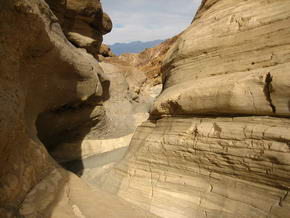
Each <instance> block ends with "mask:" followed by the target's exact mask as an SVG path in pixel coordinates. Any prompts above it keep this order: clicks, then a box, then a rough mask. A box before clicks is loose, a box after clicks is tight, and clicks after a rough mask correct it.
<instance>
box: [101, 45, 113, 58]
mask: <svg viewBox="0 0 290 218" xmlns="http://www.w3.org/2000/svg"><path fill="white" fill-rule="evenodd" d="M99 53H100V55H102V56H103V57H114V56H115V55H114V54H113V52H112V50H111V48H110V47H109V46H107V45H106V44H102V45H101V48H100V52H99Z"/></svg>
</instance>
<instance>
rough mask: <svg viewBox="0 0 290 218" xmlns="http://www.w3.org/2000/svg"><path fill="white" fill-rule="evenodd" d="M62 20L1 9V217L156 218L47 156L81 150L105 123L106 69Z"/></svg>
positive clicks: (8, 2)
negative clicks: (60, 148) (74, 40)
mask: <svg viewBox="0 0 290 218" xmlns="http://www.w3.org/2000/svg"><path fill="white" fill-rule="evenodd" d="M94 19H95V18H94ZM57 20H58V19H57V18H56V17H55V15H54V14H53V13H52V11H51V10H50V9H49V7H48V5H47V4H46V3H45V2H44V1H43V0H37V1H35V0H1V1H0V105H1V106H0V125H1V131H0V166H1V169H0V217H3V218H6V217H7V218H8V217H9V218H10V217H13V218H14V217H31V218H32V217H57V218H59V217H62V218H65V217H70V218H71V217H92V218H93V217H98V216H104V217H120V216H121V217H148V216H149V217H153V216H151V215H149V214H148V213H146V212H143V211H141V210H139V209H136V208H135V207H132V206H131V205H129V204H128V203H126V202H123V201H121V200H119V199H117V198H116V197H113V196H110V195H106V194H104V193H103V192H101V191H98V190H97V189H94V190H92V189H91V188H90V187H89V186H88V185H87V184H85V183H84V182H83V181H82V180H80V178H78V177H76V176H75V175H73V174H71V173H69V172H67V171H66V170H64V169H62V168H61V167H60V166H59V165H58V164H57V163H56V162H55V160H54V159H53V158H51V157H50V155H49V154H48V152H47V150H46V148H45V147H47V148H48V149H49V150H53V149H54V146H55V145H57V144H59V143H62V142H66V141H67V140H75V141H79V142H81V140H82V138H83V137H84V136H85V135H86V134H88V132H89V131H90V129H91V128H93V127H94V126H96V125H97V124H98V123H100V122H102V120H103V119H104V114H103V113H104V108H103V106H102V105H101V104H100V102H101V100H102V99H103V98H104V95H105V93H106V92H105V89H104V92H103V87H102V86H103V85H104V84H103V82H104V79H103V78H102V76H100V78H101V79H99V75H102V69H101V68H100V66H99V65H98V63H97V62H96V60H95V59H94V58H93V57H92V56H91V55H89V54H87V53H86V52H85V51H84V50H83V49H77V48H75V47H74V46H73V45H72V44H71V43H69V42H68V41H67V39H66V38H65V36H64V34H63V32H62V30H61V27H60V25H59V23H58V22H57ZM96 22H103V20H98V21H96ZM43 143H44V144H45V145H44V144H43ZM77 149H78V150H77V151H75V152H78V156H81V150H80V146H79V147H78V148H77ZM103 199H105V200H104V201H103Z"/></svg>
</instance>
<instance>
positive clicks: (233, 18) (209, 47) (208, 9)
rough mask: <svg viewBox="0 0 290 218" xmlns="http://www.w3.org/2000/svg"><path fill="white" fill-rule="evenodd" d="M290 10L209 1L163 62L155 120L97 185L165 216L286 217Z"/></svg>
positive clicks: (279, 5)
mask: <svg viewBox="0 0 290 218" xmlns="http://www.w3.org/2000/svg"><path fill="white" fill-rule="evenodd" d="M289 10H290V2H289V1H284V0H278V1H264V0H255V1H244V0H204V1H203V2H202V6H201V8H200V9H199V11H198V13H197V16H196V17H195V19H194V20H193V22H192V24H191V26H190V27H189V28H188V29H187V30H185V31H184V32H183V33H182V34H181V35H180V36H178V39H177V40H176V42H175V43H174V44H173V46H172V47H171V48H170V50H169V51H168V52H167V54H166V57H165V59H164V63H163V66H162V80H163V84H164V89H163V92H162V93H161V95H160V96H159V97H158V98H157V100H156V101H155V103H154V105H153V107H152V112H151V117H150V120H149V121H146V122H145V123H143V124H142V125H141V126H140V127H139V128H138V129H137V130H136V132H135V134H134V136H133V138H132V141H131V143H130V146H129V149H128V151H127V153H126V156H125V157H124V159H123V160H122V161H120V162H119V163H118V164H117V165H115V167H114V169H113V170H112V171H110V172H107V174H106V175H105V176H103V177H102V178H101V180H96V183H97V184H99V185H100V186H101V187H103V188H104V189H106V190H108V191H111V192H112V193H115V194H116V195H118V196H120V197H122V198H123V199H126V200H127V201H129V202H131V203H133V204H136V205H138V206H140V207H142V208H144V209H145V210H147V211H150V212H152V213H154V214H158V215H159V216H161V217H164V218H171V217H172V218H173V217H174V218H196V217H204V218H208V217H212V218H216V217H227V218H229V217H239V218H256V217H261V218H266V217H267V218H268V217H281V218H282V217H288V216H289V214H290V198H289V188H290V174H289V169H290V146H289V145H290V138H289V136H290V135H289V132H290V131H289V130H290V119H289V115H290V109H289V108H290V107H289V102H290V92H289V90H290V64H289V60H290V59H289V58H290V56H289V55H290V47H289V44H290V37H289V36H290V14H289Z"/></svg>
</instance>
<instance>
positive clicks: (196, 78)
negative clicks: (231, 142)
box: [154, 1, 290, 116]
mask: <svg viewBox="0 0 290 218" xmlns="http://www.w3.org/2000/svg"><path fill="white" fill-rule="evenodd" d="M234 5H235V3H232V4H229V3H228V2H227V1H204V6H203V7H202V9H201V10H200V12H199V13H198V16H197V17H196V19H195V20H194V22H193V23H192V25H191V26H190V28H188V29H187V30H186V31H185V32H184V33H183V34H182V35H181V36H180V37H179V39H178V42H177V43H175V45H174V46H173V48H171V50H170V51H169V54H168V56H167V58H166V60H165V63H164V71H163V72H164V74H163V81H164V85H165V91H164V92H163V94H162V96H161V97H160V98H159V99H158V101H157V102H156V104H155V111H154V113H155V114H205V113H211V114H256V115H274V116H275V115H278V116H289V115H290V108H289V97H290V96H289V91H287V90H289V87H290V80H289V76H290V73H289V68H290V64H289V58H290V47H289V34H290V33H289V25H290V22H289V13H288V9H289V3H287V2H285V1H275V2H272V1H271V2H267V3H266V4H264V3H263V1H253V2H252V3H249V2H245V1H241V2H239V3H238V6H234ZM220 7H224V8H226V9H225V10H226V11H223V10H220ZM252 8H259V10H258V11H259V12H258V11H257V10H253V9H252ZM196 30H198V31H196Z"/></svg>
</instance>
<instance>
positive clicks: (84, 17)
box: [47, 0, 112, 58]
mask: <svg viewBox="0 0 290 218" xmlns="http://www.w3.org/2000/svg"><path fill="white" fill-rule="evenodd" d="M47 3H48V4H49V6H50V8H51V9H52V11H53V12H54V13H55V15H56V16H57V18H58V21H59V22H60V24H61V26H62V29H63V31H64V33H65V34H66V35H67V37H68V39H69V40H70V41H71V42H72V43H73V44H74V45H75V46H76V47H78V48H84V49H86V50H87V52H88V53H90V54H92V55H93V56H95V57H96V58H97V57H98V53H99V50H100V48H101V44H102V41H103V35H105V34H107V33H108V32H110V31H111V29H112V21H111V19H110V17H109V16H108V15H107V14H106V13H104V12H103V9H102V5H101V3H100V1H99V0H84V1H79V0H66V1H62V0H47Z"/></svg>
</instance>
